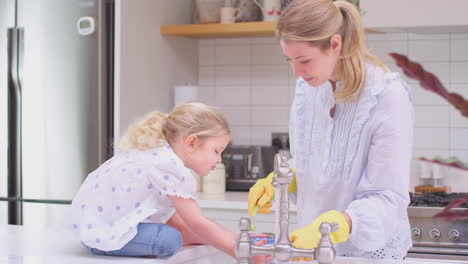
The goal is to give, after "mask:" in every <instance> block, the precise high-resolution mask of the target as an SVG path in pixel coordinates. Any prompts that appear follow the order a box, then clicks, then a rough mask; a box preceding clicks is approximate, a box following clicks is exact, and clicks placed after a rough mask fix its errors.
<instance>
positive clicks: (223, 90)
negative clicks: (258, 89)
mask: <svg viewBox="0 0 468 264" xmlns="http://www.w3.org/2000/svg"><path fill="white" fill-rule="evenodd" d="M250 101H251V96H250V87H249V86H248V85H236V86H218V87H216V105H218V106H242V105H243V106H250Z"/></svg>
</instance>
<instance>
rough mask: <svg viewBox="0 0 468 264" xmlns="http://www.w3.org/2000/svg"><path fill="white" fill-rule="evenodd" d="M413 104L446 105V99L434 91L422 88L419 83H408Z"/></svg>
mask: <svg viewBox="0 0 468 264" xmlns="http://www.w3.org/2000/svg"><path fill="white" fill-rule="evenodd" d="M409 87H410V91H411V95H412V96H413V103H414V105H447V101H445V99H444V98H442V97H440V96H439V95H437V94H436V93H433V92H430V91H427V90H425V89H424V88H422V87H421V86H420V85H419V84H415V83H412V84H409Z"/></svg>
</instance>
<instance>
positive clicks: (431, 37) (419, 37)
mask: <svg viewBox="0 0 468 264" xmlns="http://www.w3.org/2000/svg"><path fill="white" fill-rule="evenodd" d="M449 38H450V34H415V33H409V34H408V40H410V41H411V40H429V41H430V40H441V39H449Z"/></svg>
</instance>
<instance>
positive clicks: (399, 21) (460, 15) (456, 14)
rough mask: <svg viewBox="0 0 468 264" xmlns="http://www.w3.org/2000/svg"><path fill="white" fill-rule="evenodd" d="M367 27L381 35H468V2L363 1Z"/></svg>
mask: <svg viewBox="0 0 468 264" xmlns="http://www.w3.org/2000/svg"><path fill="white" fill-rule="evenodd" d="M360 7H361V8H362V9H363V10H364V12H365V14H364V16H363V22H364V26H365V27H366V28H368V29H371V30H376V31H380V32H413V33H447V32H468V16H467V15H466V10H468V1H466V0H451V1H440V0H411V1H407V0H392V1H388V0H360Z"/></svg>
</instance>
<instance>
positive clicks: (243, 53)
mask: <svg viewBox="0 0 468 264" xmlns="http://www.w3.org/2000/svg"><path fill="white" fill-rule="evenodd" d="M215 54H216V55H215V64H216V65H245V64H248V63H249V60H250V46H249V45H237V46H232V45H218V46H216V47H215Z"/></svg>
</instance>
